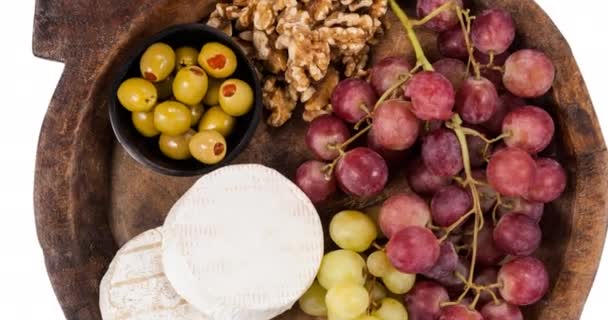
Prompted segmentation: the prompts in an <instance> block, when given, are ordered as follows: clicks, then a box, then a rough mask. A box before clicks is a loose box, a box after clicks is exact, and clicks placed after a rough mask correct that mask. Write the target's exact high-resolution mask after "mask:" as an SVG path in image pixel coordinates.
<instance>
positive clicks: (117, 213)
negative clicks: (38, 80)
mask: <svg viewBox="0 0 608 320" xmlns="http://www.w3.org/2000/svg"><path fill="white" fill-rule="evenodd" d="M473 2H474V3H475V5H476V6H477V7H478V8H483V7H486V6H488V5H490V4H491V5H492V6H497V7H502V8H505V9H507V10H509V11H510V12H512V14H513V16H514V18H515V20H516V22H517V26H518V32H519V34H518V39H519V40H518V41H519V43H518V44H517V45H518V46H522V47H532V48H538V49H540V50H543V51H544V52H546V53H547V54H548V55H549V56H550V57H551V58H552V59H553V61H554V62H555V64H556V67H557V78H556V82H555V85H554V88H553V90H552V91H551V92H550V94H549V96H548V97H546V98H543V99H541V100H538V101H535V102H536V103H538V104H539V105H542V106H544V107H546V108H547V110H549V111H550V112H551V114H552V115H553V116H554V118H555V119H556V128H557V134H556V141H555V142H554V144H553V146H552V152H553V154H554V155H555V156H556V157H558V158H559V159H560V161H561V162H562V163H563V164H564V165H565V167H566V169H567V171H568V176H569V184H568V187H567V190H566V193H565V195H564V196H563V197H562V198H561V199H559V200H558V201H556V202H555V203H553V204H551V205H549V206H548V207H547V212H546V213H545V219H543V222H542V228H543V232H544V239H543V246H542V248H541V249H540V250H539V252H538V255H539V257H541V258H542V259H543V260H544V261H545V262H546V263H547V266H548V269H549V271H550V274H551V280H552V281H551V291H550V293H549V294H548V295H547V296H546V297H545V298H544V299H543V300H542V301H541V302H540V303H539V304H537V305H536V306H534V307H531V308H528V309H526V314H527V317H526V319H530V320H531V319H542V320H555V319H562V320H574V319H578V318H579V316H580V313H581V311H582V308H583V305H584V302H585V299H586V297H587V294H588V292H589V289H590V288H591V285H592V282H593V278H594V275H595V272H596V270H597V266H598V263H599V260H600V254H601V251H602V247H603V243H604V238H605V233H606V223H607V213H608V210H607V204H606V199H607V195H606V192H607V190H608V166H607V164H606V162H607V160H608V156H607V152H606V146H605V144H604V142H603V140H602V135H601V132H600V128H599V123H598V121H597V118H596V116H595V113H594V111H593V106H592V104H591V101H590V98H589V94H588V92H587V89H586V87H585V84H584V81H583V78H582V76H581V74H580V71H579V70H578V67H577V65H576V62H575V61H574V58H573V57H572V53H571V51H570V48H569V47H568V44H567V43H566V41H565V40H564V39H563V37H562V36H561V34H560V33H559V31H558V29H557V28H556V27H555V26H554V25H553V23H552V22H551V21H550V19H549V18H548V17H547V16H546V15H545V14H544V13H543V11H542V10H541V9H540V8H539V7H538V6H537V5H536V4H535V3H534V2H533V1H531V0H494V1H493V0H474V1H473ZM408 3H409V2H408ZM212 8H213V3H212V2H211V1H201V0H198V1H194V0H157V1H153V0H132V1H121V0H108V1H103V2H102V1H92V0H37V4H36V13H35V22H34V36H33V50H34V54H35V55H36V56H39V57H43V58H47V59H53V60H57V61H62V62H64V63H65V65H66V66H65V70H64V73H63V76H62V78H61V80H60V82H59V85H58V87H57V89H56V92H55V94H54V96H53V99H52V101H51V103H50V106H49V109H48V112H47V115H46V118H45V121H44V124H43V126H42V129H41V133H40V142H39V147H38V156H37V163H36V179H35V191H34V204H35V215H36V226H37V230H38V237H39V241H40V244H41V246H42V249H43V251H44V255H45V260H46V265H47V270H48V273H49V277H50V279H51V281H52V284H53V287H54V289H55V292H56V294H57V298H58V299H59V302H60V304H61V306H62V307H63V310H64V313H65V316H66V318H67V319H70V320H72V319H79V320H97V319H101V316H100V313H99V309H98V308H99V307H98V290H99V289H98V285H99V281H100V279H101V277H102V275H103V273H104V272H105V270H106V268H107V266H108V264H109V262H110V260H111V259H112V257H113V255H114V253H115V252H116V250H117V248H118V246H120V245H122V244H123V243H124V242H126V241H127V240H129V239H130V238H132V237H134V236H135V235H137V234H138V233H140V232H142V231H145V230H147V229H149V228H153V227H156V226H159V225H160V224H162V221H163V219H164V217H165V215H166V213H167V212H168V210H169V208H170V207H171V205H172V204H173V203H174V202H175V201H176V200H177V199H178V198H179V197H180V195H181V194H182V193H183V192H184V191H185V190H187V189H188V188H189V187H190V186H191V185H192V183H193V182H194V181H195V179H196V178H176V177H168V176H162V175H159V174H157V173H154V172H152V171H151V170H148V169H146V168H144V167H142V166H141V165H140V164H138V163H136V162H135V161H134V160H133V159H131V158H130V157H129V156H128V155H127V154H126V152H125V151H124V149H123V148H122V147H121V146H120V145H118V144H117V143H116V141H115V139H114V137H113V134H112V131H111V129H110V124H109V120H108V112H107V105H108V97H109V95H111V94H113V93H111V92H109V88H108V86H109V84H110V83H111V79H112V78H113V75H114V74H115V72H116V70H117V69H118V68H119V67H120V66H121V64H123V63H124V62H125V59H126V57H127V56H128V53H129V50H130V49H132V48H133V47H134V46H135V44H136V43H137V42H138V41H141V40H142V39H145V37H146V36H149V35H152V34H154V33H156V32H158V31H160V30H162V29H164V28H166V27H168V26H171V25H174V24H179V23H188V22H195V21H199V20H200V19H202V18H203V17H204V16H205V15H206V14H208V13H209V12H210V11H211V10H212ZM387 20H388V21H387V24H388V25H389V26H390V29H389V30H388V32H387V33H386V35H385V37H384V39H382V41H381V42H380V43H379V44H378V46H377V47H376V48H375V50H374V55H373V60H374V61H375V60H378V59H379V58H381V57H382V56H386V55H390V54H406V55H408V56H409V57H411V56H412V55H411V47H410V46H409V42H408V40H407V38H406V37H405V34H404V33H403V30H402V29H401V27H400V26H399V25H398V23H397V21H396V19H395V18H394V17H393V16H392V15H389V16H388V17H387ZM421 34H422V37H423V45H424V46H425V49H426V50H427V52H429V55H430V56H431V57H433V56H437V52H436V49H435V47H436V45H435V38H436V37H435V36H434V35H433V34H432V33H430V32H422V33H421ZM305 126H306V125H305V123H303V122H302V121H301V120H300V117H298V116H294V119H293V120H292V121H290V122H288V124H287V125H286V126H284V127H282V128H280V129H274V128H270V127H267V126H266V125H265V124H263V123H262V124H260V126H259V127H258V128H257V132H256V134H255V136H254V138H253V140H252V142H251V144H250V145H249V146H248V147H247V148H246V150H245V151H244V152H243V154H242V155H241V156H239V157H238V158H237V159H236V160H235V162H241V163H242V162H254V163H262V164H265V165H268V166H271V167H274V168H276V169H277V170H279V171H280V172H282V173H283V174H285V175H287V176H288V177H293V175H294V173H295V169H296V167H297V165H298V164H299V163H301V162H302V161H304V160H305V159H307V158H309V157H310V155H309V154H308V151H307V150H306V148H305V146H304V141H303V133H304V132H305V128H306V127H305ZM405 169H406V163H403V164H400V165H398V166H395V167H393V168H391V181H390V185H389V187H388V188H387V189H386V190H385V192H384V193H383V194H382V195H381V196H379V197H378V198H374V199H366V200H358V201H352V200H350V199H348V198H346V197H341V196H337V197H336V198H334V199H331V201H328V203H326V204H324V205H322V206H320V207H319V211H320V213H321V215H322V216H323V220H324V221H325V222H327V221H328V217H329V216H330V215H331V213H333V212H335V211H337V210H340V209H342V208H345V207H363V206H366V205H368V204H373V203H377V202H379V201H382V200H383V199H384V198H385V197H386V196H387V195H390V194H392V193H394V192H396V191H399V190H405V189H407V188H408V187H407V184H406V182H405V179H404V178H403V176H404V172H405ZM280 319H285V320H287V319H297V320H304V319H312V318H310V317H307V316H304V315H302V314H301V313H300V312H299V311H297V310H294V311H291V312H288V313H287V314H285V315H283V316H281V317H280Z"/></svg>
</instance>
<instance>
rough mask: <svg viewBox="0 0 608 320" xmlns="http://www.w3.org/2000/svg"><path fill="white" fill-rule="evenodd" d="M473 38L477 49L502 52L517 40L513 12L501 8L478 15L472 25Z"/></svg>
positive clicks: (487, 52)
mask: <svg viewBox="0 0 608 320" xmlns="http://www.w3.org/2000/svg"><path fill="white" fill-rule="evenodd" d="M471 40H473V44H474V45H475V48H477V50H479V51H481V52H483V53H486V54H490V52H493V53H495V54H501V53H503V52H505V51H507V49H508V48H509V46H510V45H511V43H513V40H515V23H514V22H513V18H511V14H510V13H509V12H507V11H505V10H501V9H489V10H485V11H484V12H482V13H481V14H480V15H478V16H477V17H476V18H475V20H473V25H472V26H471Z"/></svg>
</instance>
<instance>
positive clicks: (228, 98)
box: [219, 79, 253, 117]
mask: <svg viewBox="0 0 608 320" xmlns="http://www.w3.org/2000/svg"><path fill="white" fill-rule="evenodd" d="M219 94H220V98H219V100H220V107H222V109H223V110H224V111H225V112H226V113H227V114H229V115H231V116H233V117H238V116H242V115H244V114H246V113H247V112H249V110H251V107H253V90H252V89H251V87H250V86H249V85H248V84H247V83H246V82H245V81H242V80H239V79H228V80H226V81H224V83H222V85H221V86H220V92H219Z"/></svg>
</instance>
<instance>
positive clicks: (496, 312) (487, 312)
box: [481, 301, 524, 320]
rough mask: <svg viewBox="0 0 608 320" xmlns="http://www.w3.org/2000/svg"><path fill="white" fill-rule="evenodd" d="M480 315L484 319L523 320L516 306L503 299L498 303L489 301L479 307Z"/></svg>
mask: <svg viewBox="0 0 608 320" xmlns="http://www.w3.org/2000/svg"><path fill="white" fill-rule="evenodd" d="M481 315H482V316H483V319H484V320H524V315H523V314H522V313H521V310H519V307H518V306H514V305H512V304H509V303H507V302H504V301H503V302H501V303H499V304H496V303H494V301H492V302H489V303H488V304H486V305H485V306H483V308H481Z"/></svg>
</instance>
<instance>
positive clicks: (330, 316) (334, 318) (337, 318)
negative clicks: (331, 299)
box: [327, 312, 358, 320]
mask: <svg viewBox="0 0 608 320" xmlns="http://www.w3.org/2000/svg"><path fill="white" fill-rule="evenodd" d="M327 320H358V319H356V318H344V317H340V316H337V315H335V314H333V313H331V312H328V313H327Z"/></svg>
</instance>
